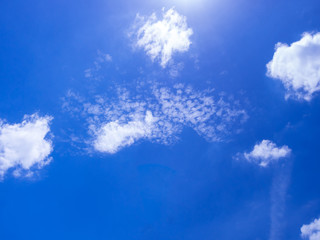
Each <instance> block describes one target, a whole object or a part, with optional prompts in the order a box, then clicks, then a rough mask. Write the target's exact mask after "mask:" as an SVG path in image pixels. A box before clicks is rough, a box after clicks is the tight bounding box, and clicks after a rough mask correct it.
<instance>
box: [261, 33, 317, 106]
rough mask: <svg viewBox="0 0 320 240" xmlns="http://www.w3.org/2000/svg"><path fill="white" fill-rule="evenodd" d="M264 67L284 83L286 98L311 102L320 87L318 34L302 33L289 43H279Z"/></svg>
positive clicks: (271, 75)
mask: <svg viewBox="0 0 320 240" xmlns="http://www.w3.org/2000/svg"><path fill="white" fill-rule="evenodd" d="M267 68H268V75H269V76H270V77H272V78H275V79H280V80H281V81H282V83H283V84H284V86H285V88H286V90H287V94H286V98H289V97H294V98H297V99H305V100H307V101H310V100H311V99H312V96H313V94H314V93H315V92H318V91H319V90H320V33H316V34H313V35H312V34H310V33H305V34H304V35H303V37H302V38H301V39H300V40H299V41H297V42H294V43H292V44H291V45H290V46H289V45H287V44H283V43H278V44H277V45H276V51H275V53H274V56H273V59H272V61H271V62H269V63H268V65H267Z"/></svg>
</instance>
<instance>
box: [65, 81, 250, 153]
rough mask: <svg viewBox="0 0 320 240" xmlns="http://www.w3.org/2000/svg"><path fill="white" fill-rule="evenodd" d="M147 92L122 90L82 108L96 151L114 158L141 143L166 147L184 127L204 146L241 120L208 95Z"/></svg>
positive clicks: (238, 112) (234, 109)
mask: <svg viewBox="0 0 320 240" xmlns="http://www.w3.org/2000/svg"><path fill="white" fill-rule="evenodd" d="M148 92H149V91H145V92H144V91H142V92H140V94H134V96H131V95H130V92H129V91H128V90H127V89H119V92H118V97H117V98H113V99H110V98H109V99H108V98H104V97H96V101H95V102H94V103H90V102H83V103H82V112H83V115H85V116H87V120H88V123H89V129H90V134H91V135H92V136H93V138H94V139H93V143H92V144H93V146H94V148H95V149H96V150H97V151H100V152H108V153H115V152H117V151H119V150H120V149H122V148H123V147H126V146H130V145H131V144H133V143H135V142H137V141H139V140H142V139H145V140H149V141H151V142H158V143H162V144H171V143H174V142H175V141H177V140H178V139H179V133H181V131H182V129H183V128H184V127H190V128H192V129H194V130H195V131H196V132H197V133H198V134H199V135H200V136H202V137H204V138H205V139H206V140H208V141H223V140H224V139H225V138H226V136H228V135H229V134H230V133H231V132H232V131H233V130H234V128H235V127H234V126H236V125H237V123H238V124H241V122H244V121H245V120H246V119H247V114H246V112H245V111H244V110H242V109H240V107H239V106H238V105H237V104H236V103H234V102H227V101H225V100H224V99H223V97H222V96H216V97H214V96H213V90H207V91H204V92H199V91H196V90H194V89H192V88H191V87H186V86H184V85H183V84H178V85H175V86H174V87H173V88H168V87H157V86H154V87H152V89H151V94H148ZM70 102H72V100H71V101H70ZM66 106H68V109H69V110H70V105H66ZM74 109H75V110H78V109H79V107H78V106H75V107H74ZM238 127H239V126H238Z"/></svg>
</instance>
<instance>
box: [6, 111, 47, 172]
mask: <svg viewBox="0 0 320 240" xmlns="http://www.w3.org/2000/svg"><path fill="white" fill-rule="evenodd" d="M51 120H52V118H51V117H48V116H45V117H39V116H38V115H37V114H33V115H31V116H25V117H24V119H23V121H22V123H17V124H12V125H10V124H7V123H0V178H3V177H4V175H5V173H6V172H7V171H8V170H9V169H15V171H14V172H13V174H14V176H20V175H21V174H22V173H23V172H26V176H28V175H29V176H30V175H32V173H33V171H32V168H33V167H36V168H38V169H39V168H42V167H43V166H45V165H47V164H48V163H49V162H50V160H51V159H50V158H49V157H48V156H49V155H50V153H51V152H52V149H53V147H52V143H51V141H49V140H46V139H45V137H46V135H47V134H48V133H49V132H50V127H49V123H50V121H51Z"/></svg>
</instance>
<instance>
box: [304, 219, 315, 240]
mask: <svg viewBox="0 0 320 240" xmlns="http://www.w3.org/2000/svg"><path fill="white" fill-rule="evenodd" d="M301 236H302V237H303V238H306V239H309V240H319V239H320V219H315V220H314V221H313V222H312V223H310V224H308V225H303V226H302V227H301Z"/></svg>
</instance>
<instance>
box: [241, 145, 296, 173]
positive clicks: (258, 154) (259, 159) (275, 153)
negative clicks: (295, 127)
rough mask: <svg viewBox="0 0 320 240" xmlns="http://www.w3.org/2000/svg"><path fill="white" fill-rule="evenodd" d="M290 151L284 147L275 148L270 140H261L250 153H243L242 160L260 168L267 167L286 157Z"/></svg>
mask: <svg viewBox="0 0 320 240" xmlns="http://www.w3.org/2000/svg"><path fill="white" fill-rule="evenodd" d="M290 153H291V149H290V148H289V147H288V146H286V145H284V146H282V147H277V146H276V144H275V143H273V142H271V141H270V140H263V141H262V142H260V143H258V144H256V145H255V146H254V147H253V150H252V151H251V152H250V153H244V154H243V156H244V158H245V159H246V160H247V161H249V162H254V163H257V164H258V165H260V166H261V167H267V166H268V165H269V164H270V163H272V162H277V161H278V160H279V159H280V158H285V157H288V156H289V155H290Z"/></svg>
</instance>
